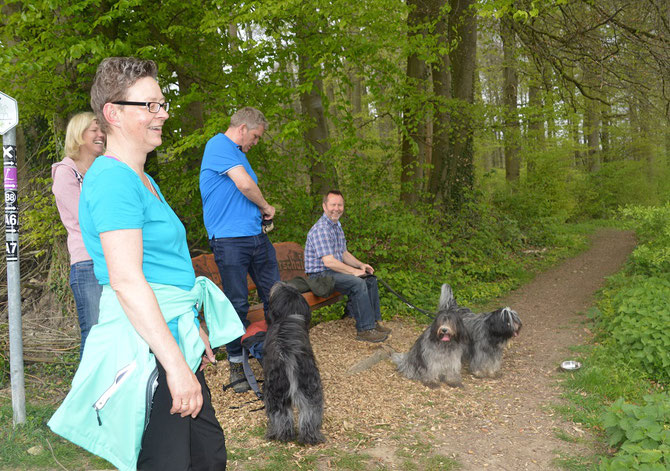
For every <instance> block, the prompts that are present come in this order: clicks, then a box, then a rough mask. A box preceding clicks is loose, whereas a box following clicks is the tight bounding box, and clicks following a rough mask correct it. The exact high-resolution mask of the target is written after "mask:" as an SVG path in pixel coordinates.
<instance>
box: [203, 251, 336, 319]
mask: <svg viewBox="0 0 670 471" xmlns="http://www.w3.org/2000/svg"><path fill="white" fill-rule="evenodd" d="M273 245H274V248H275V251H276V252H277V263H278V264H279V278H280V279H281V280H282V281H289V280H291V279H293V278H295V277H297V276H302V277H304V276H305V251H304V249H303V248H302V246H301V245H300V244H297V243H295V242H278V243H276V244H273ZM192 262H193V269H194V270H195V274H196V276H206V277H207V278H209V279H210V280H212V281H213V282H214V283H216V284H217V285H218V286H219V288H221V289H222V290H223V284H222V283H221V275H220V274H219V269H218V267H217V266H216V262H215V261H214V254H211V253H207V254H202V255H198V256H197V257H193V259H192ZM247 287H248V288H249V291H250V292H251V291H253V290H255V289H256V285H255V284H254V282H253V281H252V279H251V277H247ZM302 295H303V297H304V298H305V300H306V301H307V303H308V304H309V307H310V309H311V310H312V311H314V310H315V309H319V308H321V307H324V306H329V305H330V304H333V303H336V302H337V301H339V300H341V299H342V295H341V294H340V293H338V292H337V291H336V292H334V293H333V294H332V295H330V296H328V297H327V298H321V297H319V296H315V295H314V293H312V292H311V291H310V292H307V293H303V294H302ZM247 319H248V320H249V322H256V321H259V320H263V319H264V313H263V304H254V305H252V306H250V307H249V312H248V314H247Z"/></svg>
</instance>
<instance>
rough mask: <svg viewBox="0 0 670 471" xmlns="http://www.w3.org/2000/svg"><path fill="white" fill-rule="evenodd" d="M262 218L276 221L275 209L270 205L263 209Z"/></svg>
mask: <svg viewBox="0 0 670 471" xmlns="http://www.w3.org/2000/svg"><path fill="white" fill-rule="evenodd" d="M261 216H263V219H274V217H275V207H274V206H271V205H269V204H268V205H267V206H265V207H264V208H261Z"/></svg>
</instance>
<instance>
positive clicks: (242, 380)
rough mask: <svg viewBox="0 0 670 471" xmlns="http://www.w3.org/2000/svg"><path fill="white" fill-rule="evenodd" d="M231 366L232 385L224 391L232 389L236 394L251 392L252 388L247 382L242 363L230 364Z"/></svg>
mask: <svg viewBox="0 0 670 471" xmlns="http://www.w3.org/2000/svg"><path fill="white" fill-rule="evenodd" d="M228 365H229V366H230V383H229V384H228V386H226V387H224V389H227V388H229V387H230V388H232V389H233V391H235V392H236V393H243V392H245V391H249V390H251V386H249V383H248V382H247V377H246V376H244V367H243V366H242V363H230V362H229V363H228Z"/></svg>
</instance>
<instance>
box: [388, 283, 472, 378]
mask: <svg viewBox="0 0 670 471" xmlns="http://www.w3.org/2000/svg"><path fill="white" fill-rule="evenodd" d="M460 310H462V308H459V307H458V305H457V304H456V301H455V300H454V295H453V293H452V291H451V287H450V286H449V285H447V284H444V285H442V293H441V296H440V302H439V305H438V308H437V314H436V316H435V320H434V321H433V323H432V324H431V325H430V326H428V327H427V328H426V330H424V331H423V333H422V334H421V335H420V336H419V338H418V339H417V340H416V342H415V343H414V346H413V347H412V348H411V349H410V351H409V352H407V353H394V354H392V355H391V360H392V361H393V362H394V363H395V364H396V365H397V366H398V371H400V373H402V374H403V375H404V376H405V377H407V378H409V379H414V380H418V381H421V382H422V383H423V384H425V385H426V386H429V387H432V388H435V387H437V386H439V383H440V382H445V383H447V384H448V385H449V386H454V387H456V386H461V385H462V384H461V357H462V355H463V354H464V352H465V349H466V348H467V344H468V342H467V334H466V330H465V326H464V324H463V321H462V315H461V312H460Z"/></svg>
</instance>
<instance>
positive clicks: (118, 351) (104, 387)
mask: <svg viewBox="0 0 670 471" xmlns="http://www.w3.org/2000/svg"><path fill="white" fill-rule="evenodd" d="M149 285H150V286H151V288H152V289H153V291H154V293H155V294H156V298H157V299H158V305H159V306H160V309H161V312H162V313H163V316H164V317H165V321H166V322H170V321H171V320H172V319H175V318H178V320H177V323H178V330H179V348H180V349H181V351H182V353H183V354H184V357H185V358H186V362H187V363H188V365H189V366H190V367H191V370H193V372H195V371H196V370H197V368H198V367H199V366H200V362H201V361H202V355H203V353H204V351H205V344H204V343H203V341H202V339H201V338H200V334H199V331H198V325H197V324H196V322H194V316H195V313H194V307H195V308H196V309H199V308H200V307H201V306H202V307H203V311H204V317H205V321H206V322H207V330H208V331H209V342H210V345H211V346H212V348H215V347H218V346H220V345H223V344H226V343H229V342H230V341H232V340H234V339H236V338H238V337H240V336H241V335H242V334H244V327H243V326H242V323H241V322H240V319H239V317H238V315H237V313H236V312H235V309H234V308H233V306H232V304H231V303H230V301H228V298H226V296H225V295H224V294H223V292H222V291H221V290H220V289H219V288H218V287H217V286H216V285H215V284H214V283H213V282H212V281H210V280H209V279H207V278H205V277H202V276H200V277H198V278H196V281H195V286H194V287H193V289H191V291H185V290H183V289H180V288H177V287H175V286H169V285H162V284H157V283H149ZM157 374H158V373H157V369H156V359H155V357H154V355H153V354H152V353H151V352H150V351H149V345H148V344H147V343H146V342H145V341H144V339H142V337H140V335H139V334H138V333H137V331H136V330H135V328H134V327H133V326H132V325H131V323H130V321H129V320H128V317H127V316H126V314H125V312H124V311H123V308H122V307H121V305H120V304H119V301H118V299H117V297H116V293H115V292H114V290H112V288H111V287H110V286H109V285H105V286H104V287H103V291H102V297H101V299H100V318H99V322H98V324H97V325H95V326H93V328H92V329H91V332H90V333H89V336H88V339H87V340H86V348H85V349H84V355H83V357H82V360H81V363H80V365H79V368H78V369H77V372H76V374H75V376H74V379H73V380H72V388H71V390H70V392H69V393H68V395H67V397H66V398H65V400H64V401H63V404H61V406H60V407H59V408H58V410H57V411H56V413H55V414H54V415H53V417H51V420H49V423H48V425H49V427H50V428H51V430H53V431H54V432H55V433H57V434H58V435H61V436H62V437H64V438H66V439H68V440H70V441H71V442H72V443H75V444H77V445H79V446H81V447H82V448H85V449H86V450H88V451H90V452H91V453H94V454H96V455H98V456H100V457H102V458H104V459H106V460H107V461H109V462H110V463H112V464H113V465H114V466H116V467H118V468H119V470H121V471H130V470H134V469H136V466H137V457H138V456H139V452H140V445H141V442H142V434H143V433H144V429H145V427H146V424H147V423H148V418H149V412H150V407H151V399H152V397H153V392H154V388H155V380H156V377H157Z"/></svg>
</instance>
